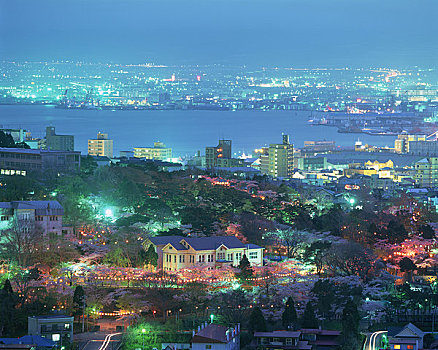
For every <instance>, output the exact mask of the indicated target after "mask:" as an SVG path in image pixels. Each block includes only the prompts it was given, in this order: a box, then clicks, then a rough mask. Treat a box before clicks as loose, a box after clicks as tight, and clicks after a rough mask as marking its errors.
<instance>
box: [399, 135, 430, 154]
mask: <svg viewBox="0 0 438 350" xmlns="http://www.w3.org/2000/svg"><path fill="white" fill-rule="evenodd" d="M416 141H426V136H425V135H409V134H402V135H398V136H397V139H396V140H395V142H394V149H395V152H396V153H409V152H410V149H409V143H411V142H416Z"/></svg>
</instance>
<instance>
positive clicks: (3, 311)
mask: <svg viewBox="0 0 438 350" xmlns="http://www.w3.org/2000/svg"><path fill="white" fill-rule="evenodd" d="M16 305H17V296H16V295H15V293H14V292H13V290H12V286H11V282H10V281H9V280H6V281H5V284H4V285H3V288H2V289H1V290H0V335H2V336H5V335H12V334H13V333H14V331H15V324H16V320H17V310H16Z"/></svg>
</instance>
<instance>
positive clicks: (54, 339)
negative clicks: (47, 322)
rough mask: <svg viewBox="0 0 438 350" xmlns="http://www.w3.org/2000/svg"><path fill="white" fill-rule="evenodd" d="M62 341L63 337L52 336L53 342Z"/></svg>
mask: <svg viewBox="0 0 438 350" xmlns="http://www.w3.org/2000/svg"><path fill="white" fill-rule="evenodd" d="M60 339H61V336H60V335H59V334H52V340H53V341H59V340H60Z"/></svg>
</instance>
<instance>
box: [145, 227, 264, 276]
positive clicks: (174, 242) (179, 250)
mask: <svg viewBox="0 0 438 350" xmlns="http://www.w3.org/2000/svg"><path fill="white" fill-rule="evenodd" d="M150 243H151V244H153V245H154V246H155V251H156V252H157V254H158V266H157V268H158V269H159V270H163V271H177V270H180V269H186V268H190V267H193V266H201V267H204V266H207V267H209V268H210V269H213V268H217V267H220V266H223V265H232V266H237V265H239V263H240V260H241V259H242V257H243V256H244V255H246V257H247V258H248V260H249V262H250V263H251V265H252V266H262V265H263V249H264V248H262V247H259V246H257V245H255V244H245V243H242V242H241V241H240V240H239V239H238V238H236V237H234V236H212V237H182V236H162V237H152V238H150Z"/></svg>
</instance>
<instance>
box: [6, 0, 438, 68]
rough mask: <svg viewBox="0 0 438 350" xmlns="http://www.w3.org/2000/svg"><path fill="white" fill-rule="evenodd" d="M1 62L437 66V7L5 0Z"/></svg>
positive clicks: (392, 2) (422, 1) (411, 0)
mask: <svg viewBox="0 0 438 350" xmlns="http://www.w3.org/2000/svg"><path fill="white" fill-rule="evenodd" d="M0 4H1V5H0V31H1V34H0V56H1V58H2V59H6V60H11V59H18V60H52V59H64V60H70V59H71V60H85V61H92V62H120V63H125V62H126V63H127V62H129V63H141V62H155V63H164V64H197V63H199V64H209V63H223V64H238V65H241V64H247V65H268V66H277V65H278V66H290V67H306V66H339V67H342V66H366V67H369V66H380V67H381V66H399V67H406V66H412V65H419V66H433V65H436V64H437V62H438V20H437V14H438V1H437V0H301V1H298V0H221V1H219V0H12V1H11V0H0Z"/></svg>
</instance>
